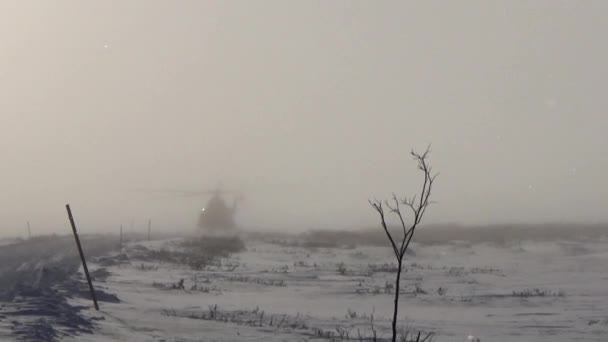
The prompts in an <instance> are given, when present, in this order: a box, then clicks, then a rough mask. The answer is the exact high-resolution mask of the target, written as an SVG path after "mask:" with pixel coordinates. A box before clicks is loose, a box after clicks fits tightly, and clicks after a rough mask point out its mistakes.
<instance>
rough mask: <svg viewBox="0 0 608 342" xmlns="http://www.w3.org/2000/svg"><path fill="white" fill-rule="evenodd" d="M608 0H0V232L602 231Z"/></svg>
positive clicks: (607, 163)
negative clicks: (236, 227)
mask: <svg viewBox="0 0 608 342" xmlns="http://www.w3.org/2000/svg"><path fill="white" fill-rule="evenodd" d="M607 15H608V2H605V1H557V0H546V1H540V0H539V1H502V2H501V1H485V0H479V1H451V2H450V1H418V2H410V1H361V2H358V1H357V2H352V1H349V2H346V1H282V0H280V1H150V0H145V1H143V0H142V1H122V0H120V1H27V2H26V1H17V0H15V1H8V0H3V1H0V156H1V158H2V159H1V164H0V194H1V195H0V232H2V233H1V234H0V235H3V234H4V235H5V234H14V233H18V234H20V233H22V232H23V231H24V229H25V225H26V222H27V221H28V220H29V221H31V223H32V228H33V229H34V230H35V231H37V232H51V231H55V232H65V231H66V229H68V226H67V222H68V221H67V217H66V214H65V209H64V205H65V203H68V202H69V203H71V204H72V208H73V210H74V214H75V216H76V220H77V221H78V222H81V225H82V226H83V227H82V228H81V229H82V230H85V231H92V230H97V229H99V230H113V229H117V227H118V225H119V224H121V223H123V224H125V226H126V227H130V225H131V222H133V224H134V228H133V229H140V228H141V225H142V224H143V223H144V222H145V221H146V220H147V218H152V219H153V221H154V222H155V223H156V224H157V225H158V226H159V227H160V226H162V227H165V228H172V227H179V228H188V227H193V226H194V222H195V221H196V217H197V215H198V211H199V210H200V208H201V207H202V206H204V205H205V202H206V198H204V197H199V198H182V197H179V196H174V195H171V194H163V193H157V192H153V191H152V192H150V193H147V192H142V191H136V190H137V189H150V190H156V189H176V190H180V189H181V190H198V189H206V188H213V187H215V186H216V184H217V183H218V182H222V184H223V185H224V186H225V187H226V188H233V189H241V190H243V192H244V193H245V196H246V201H245V202H244V203H243V208H242V209H243V210H242V211H241V212H240V214H239V217H238V219H239V223H240V224H241V226H243V227H245V228H247V227H272V228H285V229H305V228H331V227H337V228H345V227H362V226H368V225H372V224H375V223H376V216H375V213H374V212H373V210H372V209H371V208H370V207H369V205H368V203H367V199H368V198H373V197H378V198H385V197H389V196H390V194H391V192H393V191H394V192H397V193H399V194H412V193H414V192H415V191H417V190H418V189H419V187H420V183H421V180H422V179H421V178H420V176H421V175H420V174H419V173H418V172H417V170H416V165H415V163H414V162H413V161H412V160H411V158H410V157H409V155H408V152H409V150H410V149H411V148H415V149H418V150H422V149H424V148H425V147H426V145H427V144H429V143H432V145H433V153H432V155H431V163H432V164H433V165H434V167H435V169H436V170H437V171H439V172H441V175H440V176H439V178H438V179H437V182H436V188H435V193H434V199H435V200H437V201H438V204H437V205H435V206H434V207H433V208H432V210H429V211H428V212H427V215H428V216H427V218H426V222H429V223H450V222H455V223H464V224H485V223H504V222H547V221H550V222H571V221H576V222H597V221H608V210H606V205H607V203H608V181H607V180H606V179H607V178H606V177H607V176H608V172H607V171H608V154H607V153H606V152H607V146H608V141H607V140H608V139H607V138H606V136H607V135H608V133H607V131H608V116H607V111H606V110H607V108H608V94H607V89H608V85H607V84H606V83H607V79H608V65H607V61H608V46H607V45H606V42H605V40H606V33H608V20H606V16H607Z"/></svg>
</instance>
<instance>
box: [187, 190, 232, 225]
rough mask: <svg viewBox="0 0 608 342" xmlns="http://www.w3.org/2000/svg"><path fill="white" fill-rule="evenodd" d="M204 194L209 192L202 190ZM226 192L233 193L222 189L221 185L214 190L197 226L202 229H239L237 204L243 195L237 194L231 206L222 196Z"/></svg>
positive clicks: (202, 210) (200, 214)
mask: <svg viewBox="0 0 608 342" xmlns="http://www.w3.org/2000/svg"><path fill="white" fill-rule="evenodd" d="M202 194H207V192H202ZM226 194H233V193H232V192H228V191H222V190H221V189H220V188H219V187H218V188H217V189H215V190H213V191H212V193H211V198H209V200H208V201H207V205H206V206H205V207H204V208H203V209H201V212H200V213H199V217H198V223H197V226H198V228H199V229H200V230H201V231H206V232H231V231H235V230H236V229H237V225H236V223H235V220H234V216H235V215H236V211H237V207H238V206H237V204H238V202H239V201H241V200H242V196H240V195H239V196H235V197H234V199H233V201H232V205H231V206H229V205H228V204H227V203H226V200H225V199H224V197H223V196H222V195H226Z"/></svg>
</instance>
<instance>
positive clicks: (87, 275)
mask: <svg viewBox="0 0 608 342" xmlns="http://www.w3.org/2000/svg"><path fill="white" fill-rule="evenodd" d="M65 208H66V209H67V211H68V217H69V219H70V224H71V225H72V231H73V232H74V240H76V246H78V253H79V254H80V260H81V261H82V268H83V269H84V274H85V275H86V277H87V282H88V283H89V290H90V291H91V298H93V304H95V310H97V311H99V304H97V296H95V289H94V288H93V282H92V281H91V276H90V275H89V269H88V268H87V261H86V260H85V259H84V253H83V252H82V246H81V245H80V239H79V238H78V232H76V223H74V217H73V216H72V210H71V209H70V205H69V204H66V205H65Z"/></svg>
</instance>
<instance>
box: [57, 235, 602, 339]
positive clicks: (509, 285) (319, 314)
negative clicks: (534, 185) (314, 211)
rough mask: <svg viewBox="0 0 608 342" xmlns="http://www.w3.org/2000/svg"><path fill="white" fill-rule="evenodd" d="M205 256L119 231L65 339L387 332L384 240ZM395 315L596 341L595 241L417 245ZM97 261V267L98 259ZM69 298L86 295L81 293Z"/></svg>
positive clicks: (261, 245) (449, 335) (479, 333)
mask: <svg viewBox="0 0 608 342" xmlns="http://www.w3.org/2000/svg"><path fill="white" fill-rule="evenodd" d="M244 240H245V244H246V248H245V250H244V251H242V252H239V253H234V254H232V255H230V256H228V257H225V258H221V259H217V260H214V261H210V262H209V263H208V264H205V263H203V264H200V263H199V264H196V263H189V264H188V263H184V262H171V261H170V260H171V253H174V252H179V251H180V250H181V249H182V243H183V242H182V240H180V239H173V240H163V241H151V242H138V243H132V244H129V245H128V246H126V247H125V248H124V249H123V253H122V254H120V255H119V254H116V253H115V254H113V256H111V257H108V258H103V259H98V262H97V263H93V264H92V265H90V268H91V269H92V270H98V271H97V272H100V271H99V270H100V269H102V268H103V269H105V270H107V271H108V272H109V273H108V274H106V276H105V277H100V278H99V279H98V280H97V282H96V286H97V287H98V288H99V289H102V290H104V291H105V292H107V293H111V294H116V295H117V296H118V298H119V299H120V302H118V303H109V302H102V303H101V312H95V311H94V310H90V309H86V310H84V311H83V315H84V316H85V317H88V318H90V319H92V320H93V321H94V322H95V328H94V333H92V334H89V333H83V334H79V335H76V336H72V337H64V338H63V339H64V340H73V341H110V340H113V341H327V340H331V339H334V340H347V339H350V340H357V341H359V340H372V339H371V338H372V336H373V334H374V333H373V331H374V330H375V331H376V334H377V336H378V338H387V337H389V333H390V317H391V313H392V311H391V310H392V301H393V291H394V288H392V285H391V284H392V283H393V280H394V272H393V271H394V267H395V265H394V264H392V262H393V256H392V255H391V251H390V249H389V248H385V247H374V246H360V245H359V246H347V247H344V248H338V247H332V248H304V247H296V246H292V245H290V244H289V243H285V241H280V240H277V241H272V240H269V239H254V238H244ZM412 250H413V251H414V252H415V255H414V254H412V255H410V256H409V257H408V260H407V262H406V272H405V273H404V274H403V282H402V283H403V284H404V288H402V292H403V295H402V296H401V303H400V308H401V309H400V310H401V311H400V322H399V323H400V325H401V326H402V328H403V331H408V330H409V331H410V332H414V333H417V332H418V331H422V332H423V334H424V333H425V332H432V333H433V334H434V336H433V340H434V341H441V342H443V341H467V340H468V336H475V337H478V338H480V340H481V341H495V342H497V341H551V342H560V341H564V342H565V341H607V340H608V272H606V270H607V268H606V267H607V266H606V265H608V241H607V240H605V239H604V240H602V239H595V240H593V241H540V242H539V241H534V242H532V241H521V242H516V243H511V244H501V245H497V244H492V243H487V242H485V243H476V244H470V243H466V242H452V243H449V244H434V245H417V244H414V245H413V248H412ZM100 273H104V272H100ZM70 303H72V304H73V305H84V306H90V302H89V301H87V300H85V299H82V298H81V299H76V298H72V299H70Z"/></svg>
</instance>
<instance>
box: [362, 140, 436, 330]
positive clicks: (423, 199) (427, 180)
mask: <svg viewBox="0 0 608 342" xmlns="http://www.w3.org/2000/svg"><path fill="white" fill-rule="evenodd" d="M430 152H431V150H430V146H429V147H428V148H427V149H426V151H425V152H424V153H423V154H419V153H417V152H415V151H413V150H412V152H411V155H412V157H413V159H414V160H415V161H416V162H417V163H418V169H419V170H421V171H422V172H423V173H424V182H423V185H422V190H421V191H420V194H419V196H420V197H419V198H418V199H417V198H416V197H417V196H416V195H414V196H413V197H411V198H408V197H403V198H398V197H397V195H395V194H393V198H392V201H384V202H382V201H378V200H374V201H371V200H370V201H369V203H370V204H371V206H372V207H373V208H374V209H375V210H376V211H377V212H378V215H379V216H380V224H381V226H382V229H383V230H384V232H385V233H386V237H387V238H388V240H389V241H390V243H391V246H392V248H393V252H394V253H395V258H396V259H397V277H396V279H395V306H394V310H393V321H392V329H393V337H392V342H396V341H397V313H398V310H399V292H400V281H401V270H402V266H403V260H404V256H405V253H406V251H407V248H408V247H409V245H410V242H411V241H412V237H413V236H414V233H415V231H416V227H418V225H419V224H420V222H422V217H423V216H424V213H425V212H426V209H427V208H428V206H429V205H430V204H431V202H430V200H429V199H430V197H431V190H432V188H433V183H434V181H435V178H436V177H437V174H432V168H431V166H430V165H429V164H428V161H427V159H428V156H429V153H430ZM385 207H386V208H387V209H388V210H387V212H385ZM407 211H411V215H412V218H411V223H406V212H407ZM387 213H390V214H393V215H395V216H396V217H397V218H398V219H399V223H400V225H401V228H402V230H403V237H402V238H401V241H399V240H398V238H399V237H398V236H395V237H394V236H393V233H391V231H390V229H389V226H388V225H387V223H386V219H387V215H386V214H387ZM396 238H397V239H396Z"/></svg>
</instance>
